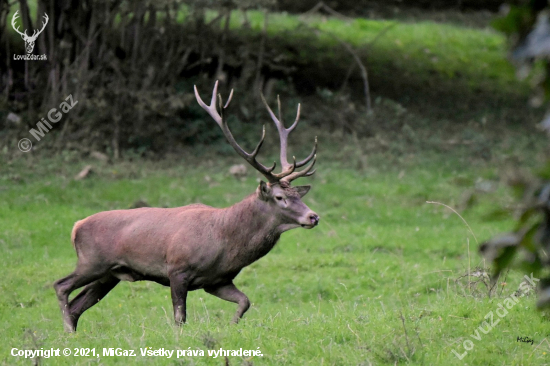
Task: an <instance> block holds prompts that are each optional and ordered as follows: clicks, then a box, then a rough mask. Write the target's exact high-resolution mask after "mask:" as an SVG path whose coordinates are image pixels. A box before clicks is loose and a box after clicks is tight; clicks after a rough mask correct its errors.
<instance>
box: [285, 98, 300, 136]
mask: <svg viewBox="0 0 550 366" xmlns="http://www.w3.org/2000/svg"><path fill="white" fill-rule="evenodd" d="M301 107H302V105H301V104H300V103H298V110H297V111H296V119H295V120H294V123H293V124H292V126H290V127H289V128H288V132H292V131H294V129H295V128H296V126H298V121H299V120H300V109H301Z"/></svg>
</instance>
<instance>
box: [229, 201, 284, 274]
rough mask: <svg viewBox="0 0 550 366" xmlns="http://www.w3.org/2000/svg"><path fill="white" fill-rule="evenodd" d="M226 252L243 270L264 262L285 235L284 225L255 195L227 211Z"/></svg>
mask: <svg viewBox="0 0 550 366" xmlns="http://www.w3.org/2000/svg"><path fill="white" fill-rule="evenodd" d="M223 216H224V219H223V224H224V225H223V226H224V230H223V234H222V235H223V236H224V239H225V241H226V245H227V247H226V250H227V252H228V253H229V254H230V256H231V257H233V258H235V260H238V261H242V262H243V263H242V265H243V267H244V266H246V265H248V264H250V263H252V262H254V261H256V260H258V259H260V258H261V257H263V256H264V255H266V254H267V253H269V251H270V250H271V249H272V248H273V247H274V246H275V244H276V243H277V241H278V240H279V237H280V236H281V233H282V231H281V229H280V226H281V223H279V222H278V221H279V220H278V218H277V217H276V216H275V215H273V214H272V212H271V210H270V207H269V206H268V204H267V203H266V202H264V201H262V200H260V199H259V198H258V197H257V195H256V194H255V193H254V194H252V195H250V196H248V197H246V198H245V199H244V200H242V201H241V202H239V203H236V204H235V205H233V206H231V207H228V208H227V209H225V210H224V215H223Z"/></svg>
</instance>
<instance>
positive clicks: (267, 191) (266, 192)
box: [258, 180, 271, 201]
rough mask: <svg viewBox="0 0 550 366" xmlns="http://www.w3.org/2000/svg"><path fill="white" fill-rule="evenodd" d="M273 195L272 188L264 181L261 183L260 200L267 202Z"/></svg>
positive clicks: (259, 188)
mask: <svg viewBox="0 0 550 366" xmlns="http://www.w3.org/2000/svg"><path fill="white" fill-rule="evenodd" d="M270 195H271V188H270V187H269V186H268V185H267V183H266V182H264V181H263V180H261V181H260V186H259V187H258V196H259V197H260V199H262V200H264V201H267V200H268V199H269V196H270Z"/></svg>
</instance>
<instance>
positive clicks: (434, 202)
mask: <svg viewBox="0 0 550 366" xmlns="http://www.w3.org/2000/svg"><path fill="white" fill-rule="evenodd" d="M426 203H431V204H436V205H441V206H445V207H447V208H448V209H449V210H451V211H453V212H454V213H455V214H457V215H458V217H460V219H461V220H462V221H463V222H464V224H466V226H467V227H468V230H469V231H470V233H471V234H472V236H473V237H474V239H475V241H476V244H477V245H478V246H479V242H478V241H477V238H476V235H475V234H474V231H473V230H472V228H471V227H470V225H469V224H468V222H467V221H466V220H465V219H464V217H462V216H461V215H460V214H459V213H458V212H457V211H456V210H455V209H454V208H452V207H451V206H447V205H446V204H444V203H441V202H436V201H426ZM466 240H467V241H468V291H470V293H471V292H472V291H471V288H470V239H468V238H466ZM483 267H484V268H485V260H483ZM489 297H491V294H490V290H489Z"/></svg>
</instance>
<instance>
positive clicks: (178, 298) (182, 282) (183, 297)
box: [169, 273, 189, 325]
mask: <svg viewBox="0 0 550 366" xmlns="http://www.w3.org/2000/svg"><path fill="white" fill-rule="evenodd" d="M169 279H170V292H171V294H172V305H173V306H174V320H175V321H176V325H182V324H184V323H185V317H186V308H185V307H186V301H187V287H188V285H189V281H188V279H187V276H186V275H185V273H174V274H171V275H170V276H169Z"/></svg>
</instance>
